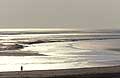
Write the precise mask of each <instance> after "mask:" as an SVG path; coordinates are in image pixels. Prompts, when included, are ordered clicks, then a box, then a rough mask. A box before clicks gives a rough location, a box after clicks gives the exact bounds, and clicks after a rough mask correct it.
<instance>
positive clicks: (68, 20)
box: [0, 0, 120, 29]
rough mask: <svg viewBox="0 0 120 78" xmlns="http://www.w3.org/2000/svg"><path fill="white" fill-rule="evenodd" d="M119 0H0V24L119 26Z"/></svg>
mask: <svg viewBox="0 0 120 78" xmlns="http://www.w3.org/2000/svg"><path fill="white" fill-rule="evenodd" d="M119 4H120V0H0V28H11V27H14V28H21V27H22V28H23V27H26V28H33V27H38V28H51V27H52V28H63V27H64V28H80V29H89V28H100V29H101V28H120V26H119V25H120V9H119V7H120V5H119Z"/></svg>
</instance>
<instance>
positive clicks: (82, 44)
mask: <svg viewBox="0 0 120 78" xmlns="http://www.w3.org/2000/svg"><path fill="white" fill-rule="evenodd" d="M118 65H120V30H110V29H109V30H80V29H0V71H21V66H22V67H23V70H24V71H28V70H55V69H74V68H91V67H107V66H118Z"/></svg>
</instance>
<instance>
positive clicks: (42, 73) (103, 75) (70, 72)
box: [0, 66, 120, 78]
mask: <svg viewBox="0 0 120 78" xmlns="http://www.w3.org/2000/svg"><path fill="white" fill-rule="evenodd" d="M0 78H120V66H111V67H95V68H77V69H61V70H34V71H12V72H0Z"/></svg>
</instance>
